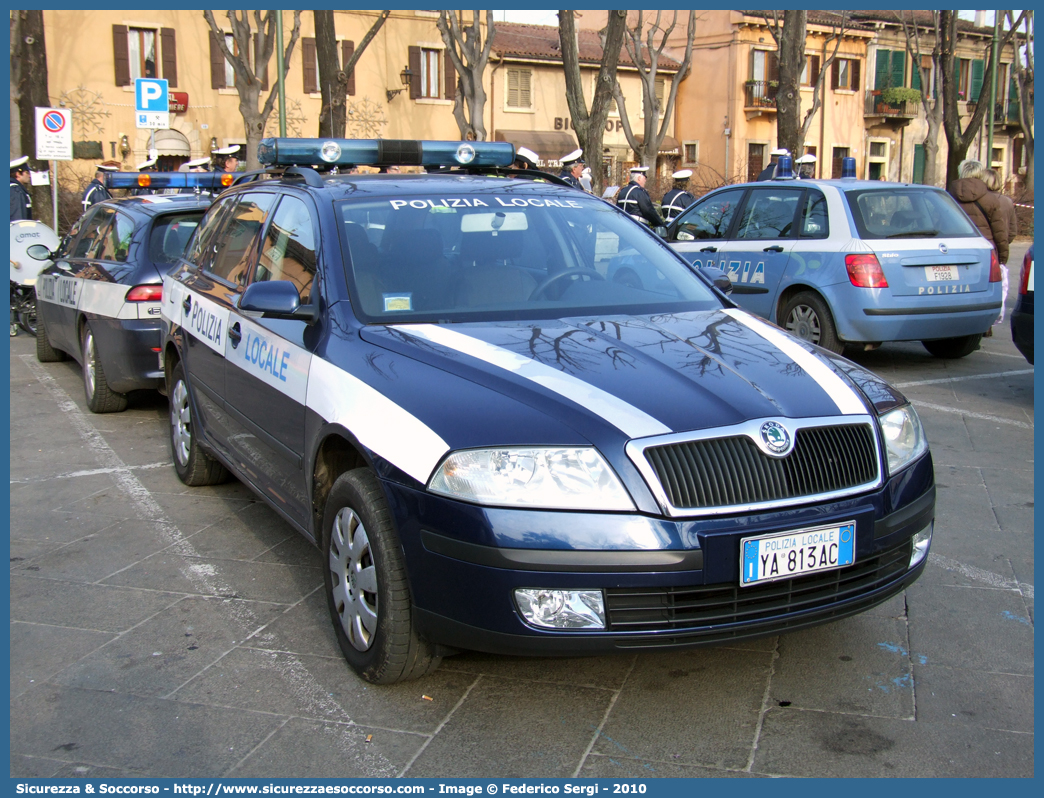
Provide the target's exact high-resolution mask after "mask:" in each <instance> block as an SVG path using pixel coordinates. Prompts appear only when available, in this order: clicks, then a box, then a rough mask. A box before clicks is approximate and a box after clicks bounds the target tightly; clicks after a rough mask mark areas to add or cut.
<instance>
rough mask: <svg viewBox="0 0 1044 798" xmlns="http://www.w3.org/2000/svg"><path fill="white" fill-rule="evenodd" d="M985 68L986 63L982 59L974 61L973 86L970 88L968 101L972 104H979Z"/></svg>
mask: <svg viewBox="0 0 1044 798" xmlns="http://www.w3.org/2000/svg"><path fill="white" fill-rule="evenodd" d="M985 68H986V63H985V62H984V61H983V60H982V59H981V58H976V59H975V60H974V61H972V71H971V85H970V86H969V87H968V94H969V95H970V96H969V97H968V99H969V100H971V101H972V102H977V101H978V99H979V94H981V93H982V73H983V70H984V69H985Z"/></svg>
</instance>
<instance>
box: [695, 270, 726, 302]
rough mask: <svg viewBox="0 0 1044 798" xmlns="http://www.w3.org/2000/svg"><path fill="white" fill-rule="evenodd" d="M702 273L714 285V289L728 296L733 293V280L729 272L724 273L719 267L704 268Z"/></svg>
mask: <svg viewBox="0 0 1044 798" xmlns="http://www.w3.org/2000/svg"><path fill="white" fill-rule="evenodd" d="M700 271H701V272H703V274H704V275H705V276H706V277H707V278H709V279H710V281H711V282H712V283H714V287H715V288H717V289H718V290H719V291H721V293H723V294H725V295H726V296H728V295H729V294H731V293H732V280H731V279H730V278H729V275H728V273H727V272H724V271H722V270H721V269H719V268H718V267H717V266H703V267H702V268H701V269H700Z"/></svg>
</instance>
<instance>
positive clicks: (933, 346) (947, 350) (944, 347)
mask: <svg viewBox="0 0 1044 798" xmlns="http://www.w3.org/2000/svg"><path fill="white" fill-rule="evenodd" d="M981 340H982V333H978V334H976V335H960V336H958V337H957V338H940V339H938V340H936V341H921V343H922V344H923V345H924V348H925V349H927V350H928V353H929V354H930V355H932V356H934V357H940V358H943V359H944V360H956V359H957V358H961V357H967V356H968V355H970V354H971V353H972V352H974V351H975V350H976V349H978V348H979V342H980V341H981Z"/></svg>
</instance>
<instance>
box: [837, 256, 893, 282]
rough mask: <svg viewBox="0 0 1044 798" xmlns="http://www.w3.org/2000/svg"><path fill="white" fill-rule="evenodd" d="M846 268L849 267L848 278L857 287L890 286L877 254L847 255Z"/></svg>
mask: <svg viewBox="0 0 1044 798" xmlns="http://www.w3.org/2000/svg"><path fill="white" fill-rule="evenodd" d="M845 268H846V269H848V279H849V280H851V281H852V285H854V286H855V287H856V288H887V287H888V280H886V279H885V276H884V272H883V271H881V264H880V263H879V262H878V260H877V255H866V254H863V255H845Z"/></svg>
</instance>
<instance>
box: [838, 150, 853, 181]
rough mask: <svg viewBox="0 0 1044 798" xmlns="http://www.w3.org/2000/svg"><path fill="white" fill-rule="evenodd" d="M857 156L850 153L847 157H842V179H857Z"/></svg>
mask: <svg viewBox="0 0 1044 798" xmlns="http://www.w3.org/2000/svg"><path fill="white" fill-rule="evenodd" d="M855 176H856V170H855V158H853V157H852V156H851V155H849V156H848V157H847V158H842V159H841V179H842V180H855Z"/></svg>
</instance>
